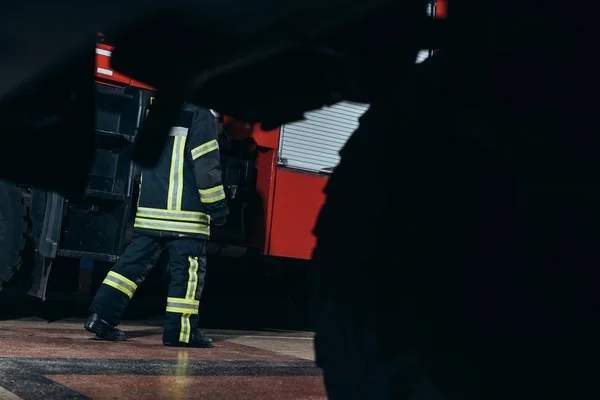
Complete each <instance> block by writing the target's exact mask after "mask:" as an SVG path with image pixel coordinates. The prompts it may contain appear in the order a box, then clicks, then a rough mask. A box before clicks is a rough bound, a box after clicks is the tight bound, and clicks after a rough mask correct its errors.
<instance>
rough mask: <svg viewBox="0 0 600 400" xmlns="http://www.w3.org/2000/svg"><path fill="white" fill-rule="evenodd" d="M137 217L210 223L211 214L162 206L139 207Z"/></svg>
mask: <svg viewBox="0 0 600 400" xmlns="http://www.w3.org/2000/svg"><path fill="white" fill-rule="evenodd" d="M136 217H141V218H159V219H167V220H175V221H185V222H203V223H205V224H208V221H209V216H208V214H205V213H203V212H196V211H172V210H161V209H160V208H149V207H138V209H137V213H136Z"/></svg>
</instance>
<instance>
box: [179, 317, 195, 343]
mask: <svg viewBox="0 0 600 400" xmlns="http://www.w3.org/2000/svg"><path fill="white" fill-rule="evenodd" d="M190 316H191V314H181V330H180V331H179V341H180V342H183V343H189V342H190V332H191V331H192V323H191V322H190Z"/></svg>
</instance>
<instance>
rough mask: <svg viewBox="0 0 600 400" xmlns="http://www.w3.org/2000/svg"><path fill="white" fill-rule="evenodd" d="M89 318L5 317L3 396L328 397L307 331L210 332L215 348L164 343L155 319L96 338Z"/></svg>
mask: <svg viewBox="0 0 600 400" xmlns="http://www.w3.org/2000/svg"><path fill="white" fill-rule="evenodd" d="M82 324H83V321H81V320H63V321H60V322H54V323H46V322H44V321H41V320H37V319H27V320H13V321H1V322H0V399H1V400H3V399H23V400H29V399H32V400H34V399H90V398H91V399H261V400H268V399H281V400H284V399H326V396H325V390H324V388H323V382H322V377H321V371H320V370H319V369H318V368H317V367H316V366H315V365H314V362H313V350H312V335H311V334H309V333H305V332H242V331H214V330H213V331H209V332H207V334H209V335H210V336H211V337H212V338H213V340H214V341H215V347H214V348H212V349H188V350H182V349H173V348H167V347H164V346H162V343H161V329H160V327H159V326H156V324H153V323H152V322H149V323H143V322H141V323H135V324H123V325H122V326H121V327H122V328H123V329H124V330H125V332H126V333H127V334H128V337H129V339H128V340H127V341H125V342H121V343H111V342H104V341H100V340H96V339H94V338H93V337H91V335H90V334H88V333H87V332H86V331H84V330H83V328H82Z"/></svg>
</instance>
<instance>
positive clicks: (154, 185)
mask: <svg viewBox="0 0 600 400" xmlns="http://www.w3.org/2000/svg"><path fill="white" fill-rule="evenodd" d="M217 136H218V132H217V124H216V120H215V117H214V116H213V114H212V113H211V112H210V111H209V110H207V109H204V108H200V107H197V106H195V105H192V104H186V105H184V107H183V108H182V111H181V115H180V118H179V121H178V123H177V124H176V126H174V127H173V128H172V129H171V131H170V134H169V139H168V142H167V145H166V146H165V149H164V150H163V154H162V156H161V158H160V161H159V162H158V164H157V165H156V167H154V168H152V169H148V170H144V171H143V173H142V177H141V183H140V197H139V201H138V208H137V213H136V218H135V225H134V234H133V239H132V243H131V245H130V246H129V247H128V248H127V249H126V250H125V253H124V254H123V256H122V257H121V258H120V259H119V261H118V262H117V264H116V265H115V266H114V267H113V269H112V270H111V271H110V272H109V273H108V275H107V276H106V278H105V279H104V281H103V282H102V285H101V286H100V288H99V290H98V292H97V294H96V297H95V299H94V301H93V304H92V306H91V308H90V312H91V315H90V317H89V318H88V320H87V321H86V326H85V327H86V329H87V330H88V331H91V332H93V333H95V334H96V335H98V336H99V337H101V338H104V339H107V340H122V339H124V335H123V333H122V332H121V331H120V330H119V329H118V328H116V326H117V325H118V324H119V321H120V317H121V315H122V314H123V311H124V310H125V307H126V305H127V303H128V302H129V300H130V299H131V298H132V296H133V295H134V293H135V291H136V289H137V288H138V286H139V285H140V284H141V283H142V282H143V280H144V278H145V277H146V275H147V274H148V272H149V271H150V270H151V269H152V267H153V266H154V263H155V262H156V261H157V259H158V257H159V255H160V253H161V251H162V250H163V249H164V248H167V249H168V251H169V262H170V267H171V284H170V286H169V294H168V298H167V309H166V311H167V319H166V321H165V326H164V332H163V343H164V344H167V345H182V346H185V345H194V344H197V343H195V341H198V340H199V338H201V339H202V340H207V341H208V342H210V339H208V338H204V336H203V335H201V334H200V333H199V332H198V331H197V322H198V306H199V302H200V295H201V293H202V289H203V287H204V276H205V273H206V240H207V239H208V238H209V236H210V222H211V219H213V220H214V222H216V223H219V222H220V223H223V222H224V219H225V217H226V215H227V213H228V208H227V203H226V200H225V193H224V190H223V185H222V182H221V166H220V157H219V145H218V143H217ZM204 344H205V345H207V346H210V345H212V342H210V343H204ZM202 347H205V346H202Z"/></svg>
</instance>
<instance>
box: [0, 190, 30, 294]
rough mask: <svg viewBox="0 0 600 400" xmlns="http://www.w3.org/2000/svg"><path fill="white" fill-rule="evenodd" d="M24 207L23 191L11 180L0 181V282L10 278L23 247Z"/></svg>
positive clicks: (18, 261) (25, 228) (25, 226)
mask: <svg viewBox="0 0 600 400" xmlns="http://www.w3.org/2000/svg"><path fill="white" fill-rule="evenodd" d="M25 215H26V209H25V204H24V203H23V193H22V192H21V190H20V189H19V188H18V187H17V186H15V185H14V184H13V183H11V182H7V181H0V284H1V283H4V282H7V281H8V280H10V278H12V276H13V273H14V270H15V268H17V267H18V266H19V265H20V263H21V251H22V250H23V248H24V247H25V233H26V231H27V223H26V222H25Z"/></svg>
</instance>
